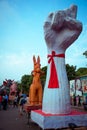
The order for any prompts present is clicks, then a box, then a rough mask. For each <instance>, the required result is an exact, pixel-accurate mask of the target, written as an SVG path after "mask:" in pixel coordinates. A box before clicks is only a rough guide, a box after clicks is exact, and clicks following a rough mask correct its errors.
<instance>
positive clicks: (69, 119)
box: [31, 110, 87, 130]
mask: <svg viewBox="0 0 87 130" xmlns="http://www.w3.org/2000/svg"><path fill="white" fill-rule="evenodd" d="M31 119H32V120H33V121H34V122H35V123H37V124H38V125H39V126H40V127H41V128H42V129H43V130H44V129H57V128H67V127H69V123H74V124H76V125H77V126H78V127H79V126H87V113H85V112H79V111H77V110H72V111H71V113H70V114H50V113H49V114H46V113H44V112H42V110H33V111H31Z"/></svg>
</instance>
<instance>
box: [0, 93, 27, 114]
mask: <svg viewBox="0 0 87 130" xmlns="http://www.w3.org/2000/svg"><path fill="white" fill-rule="evenodd" d="M26 102H27V95H26V94H20V95H14V98H13V99H12V100H9V95H8V94H7V93H4V94H0V110H7V109H8V108H9V107H12V108H18V110H19V114H20V115H22V114H23V105H24V104H25V103H26Z"/></svg>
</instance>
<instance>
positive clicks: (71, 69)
mask: <svg viewBox="0 0 87 130" xmlns="http://www.w3.org/2000/svg"><path fill="white" fill-rule="evenodd" d="M66 72H67V76H68V80H69V81H70V80H72V79H74V78H76V66H73V65H71V66H70V65H69V64H66Z"/></svg>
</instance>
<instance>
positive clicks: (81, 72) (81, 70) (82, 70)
mask: <svg viewBox="0 0 87 130" xmlns="http://www.w3.org/2000/svg"><path fill="white" fill-rule="evenodd" d="M76 75H77V76H83V75H87V68H79V69H78V70H77V71H76Z"/></svg>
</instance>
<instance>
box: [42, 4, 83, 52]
mask: <svg viewBox="0 0 87 130" xmlns="http://www.w3.org/2000/svg"><path fill="white" fill-rule="evenodd" d="M76 14H77V6H76V5H72V6H71V7H70V8H69V9H66V10H62V11H57V12H55V13H51V14H49V16H48V18H47V20H46V22H45V24H44V35H45V40H46V43H47V47H48V51H49V50H50V51H52V50H57V52H59V53H60V52H65V50H66V49H67V48H68V47H69V46H70V45H71V44H72V43H73V42H74V41H75V40H76V39H77V38H78V36H79V35H80V33H81V31H82V23H81V22H79V21H77V20H76Z"/></svg>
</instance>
